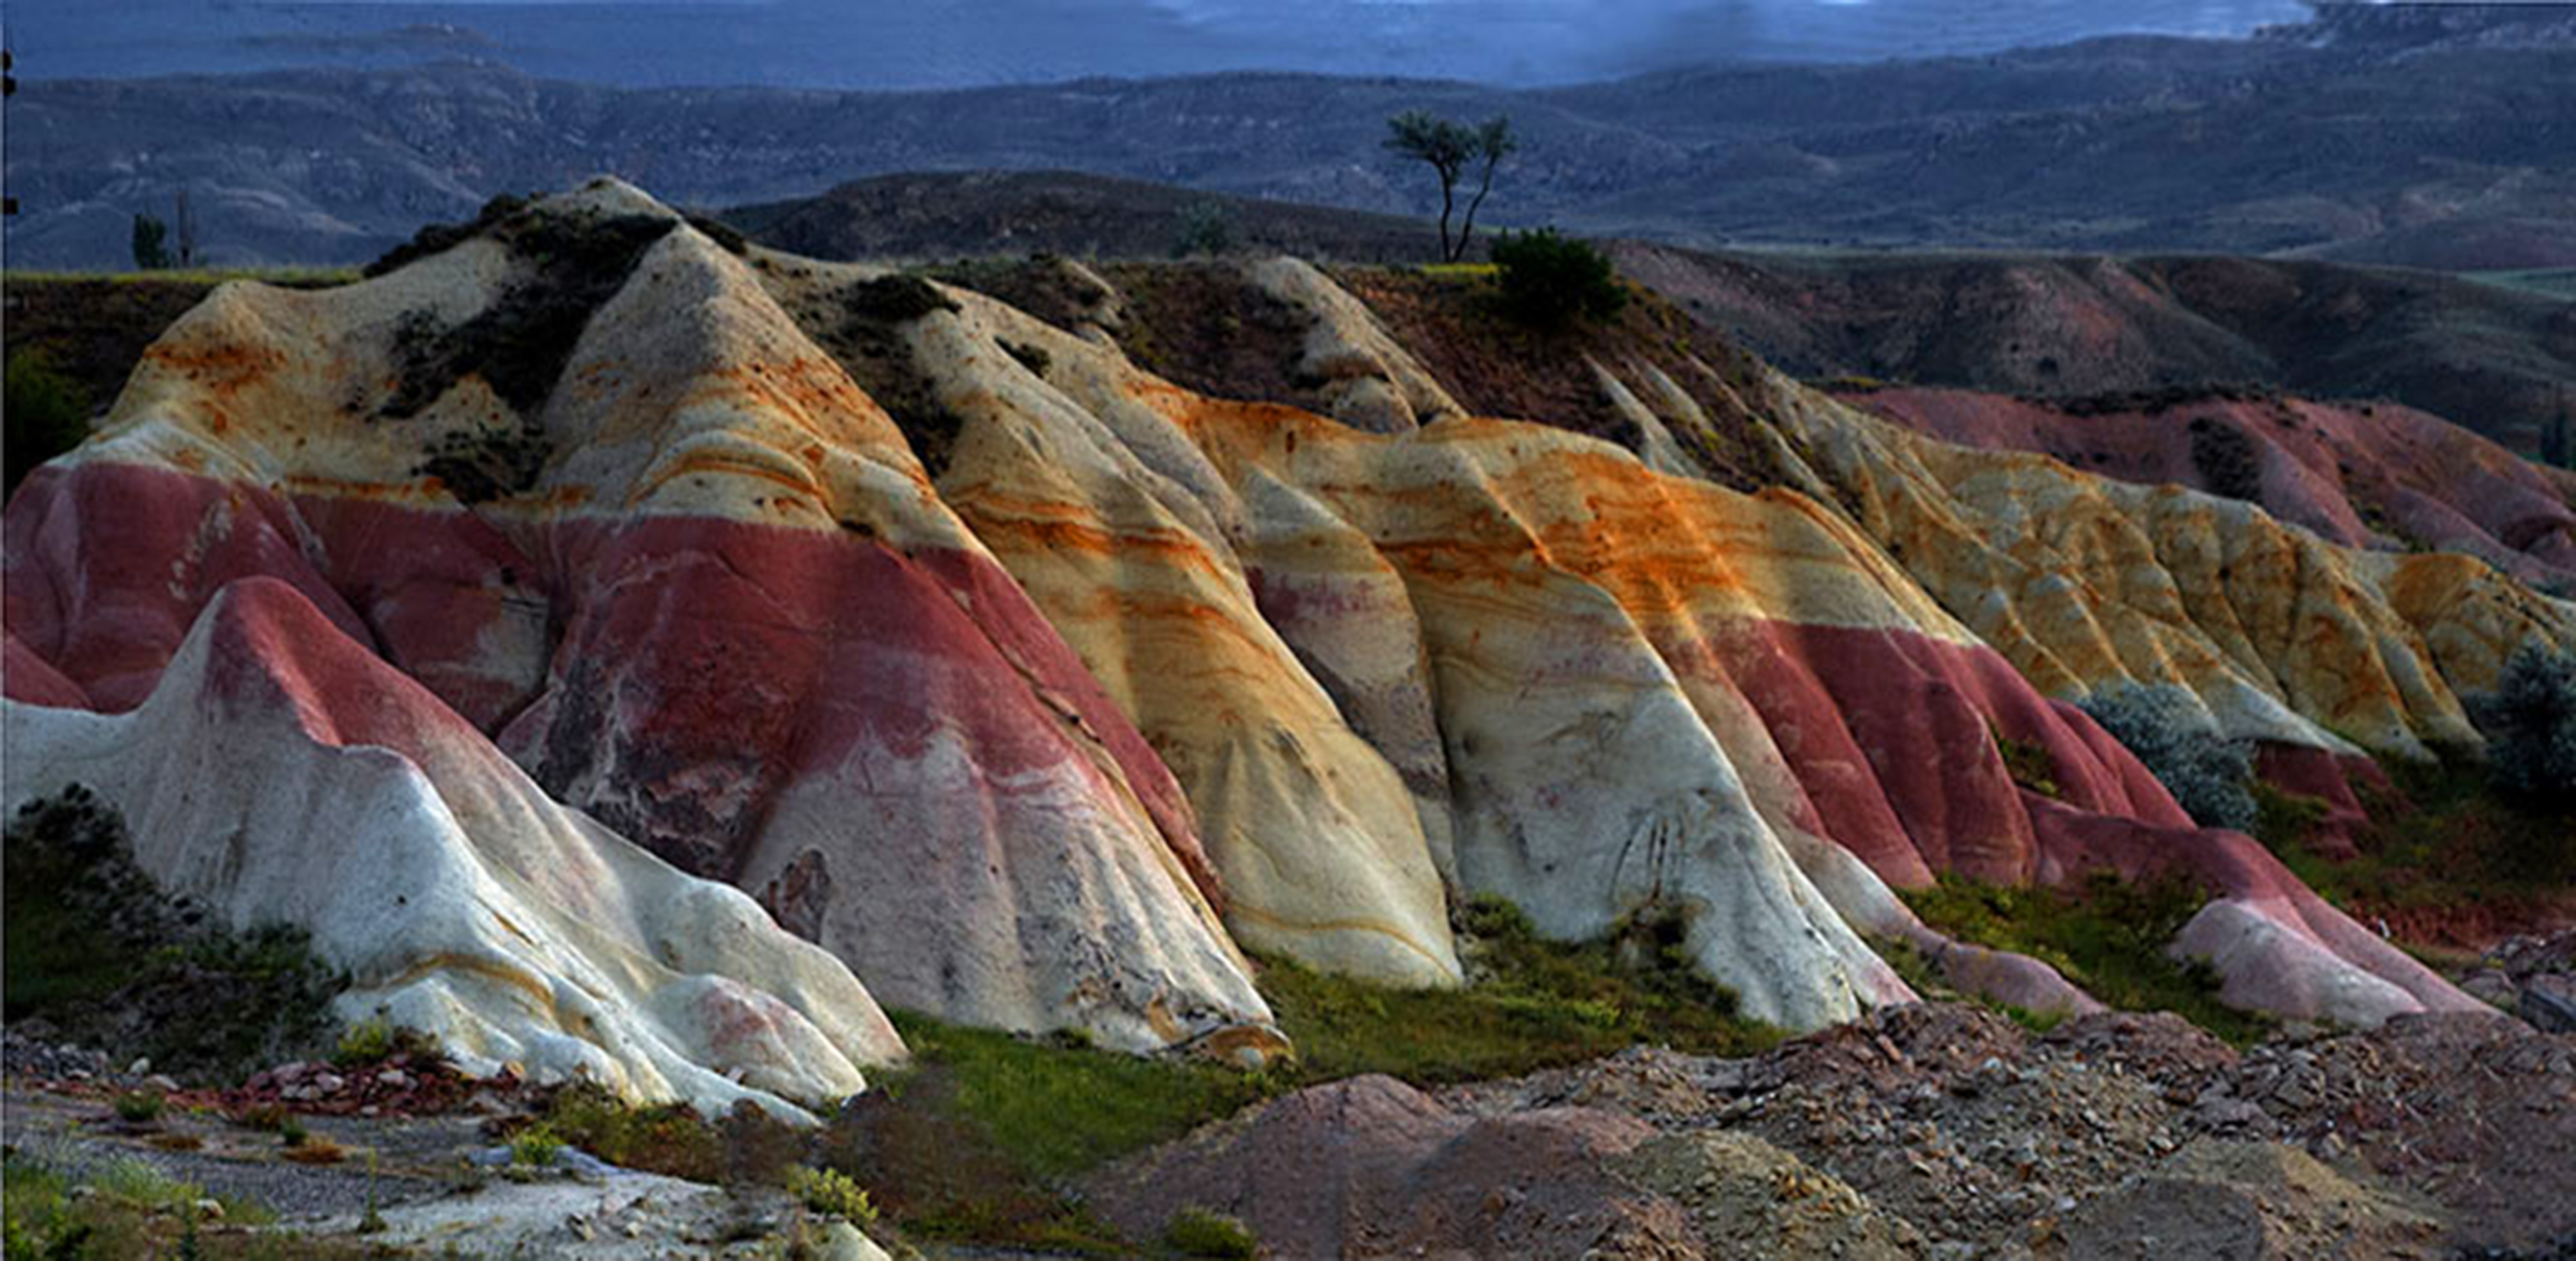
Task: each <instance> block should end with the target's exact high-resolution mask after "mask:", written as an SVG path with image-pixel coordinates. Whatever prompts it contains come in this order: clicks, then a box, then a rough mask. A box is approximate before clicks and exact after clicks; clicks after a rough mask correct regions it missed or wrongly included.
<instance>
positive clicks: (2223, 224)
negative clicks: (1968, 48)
mask: <svg viewBox="0 0 2576 1261" xmlns="http://www.w3.org/2000/svg"><path fill="white" fill-rule="evenodd" d="M2564 25H2565V21H2564V20H2563V19H2561V21H2560V26H2564ZM2565 34H2566V32H2564V31H2563V30H2561V29H2560V28H2559V27H2558V26H2552V25H2550V24H2549V23H2548V22H2546V21H2535V22H2524V23H2521V24H2518V25H2516V24H2510V23H2508V24H2504V25H2497V24H2495V23H2494V22H2490V23H2488V24H2487V25H2471V26H2468V27H2465V28H2460V27H2455V26H2447V25H2437V26H2435V27H2431V28H2409V27H2406V26H2404V25H2403V24H2400V25H2398V26H2393V27H2392V26H2390V25H2389V24H2388V23H2386V22H2383V21H2377V20H2375V19H2373V18H2372V17H2370V16H2369V15H2364V16H2363V17H2361V18H2355V19H2343V18H2338V19H2336V20H2334V21H2328V22H2322V23H2318V24H2312V25H2310V26H2306V27H2300V28H2296V29H2295V30H2291V31H2286V32H2280V33H2275V34H2274V35H2272V36H2269V37H2266V38H2262V39H2249V40H2185V39H2169V38H2124V39H2109V40H2093V41H2088V42H2084V43H2078V44H2072V45H2067V46H2063V47H2056V48H2046V49H2037V50H2024V51H2016V52H2010V53H2004V54H1999V55H1995V56H1987V57H1977V58H1951V59H1939V60H1925V61H1910V62H1893V63H1885V64H1879V65H1869V66H1855V65H1795V66H1787V65H1783V66H1768V67H1757V66H1741V65H1737V66H1718V67H1702V68H1698V69H1691V70H1678V71H1671V72H1666V73H1661V74H1655V75H1646V76H1638V77H1631V78H1627V79H1621V80H1616V81H1611V82H1604V83H1598V84H1585V85H1578V86H1572V87H1561V88H1549V89H1536V90H1507V89H1501V88H1493V87H1484V86H1477V85H1473V84H1467V83H1460V82H1446V81H1440V82H1435V81H1427V80H1415V79H1388V78H1369V79H1362V78H1347V77H1325V76H1317V75H1291V74H1217V75H1201V76H1196V77H1189V78H1172V79H1151V80H1083V81H1078V82H1071V83H1061V84H1052V85H1045V86H1018V87H999V88H984V89H975V90H963V91H947V92H912V93H887V92H827V91H811V90H785V89H764V88H691V89H681V88H661V89H621V88H611V87H600V86H595V85H586V84H577V83H571V82H565V81H559V80H551V79H541V78H534V77H531V76H529V75H526V74H524V73H521V72H518V71H515V70H511V69H507V68H502V67H496V66H488V65H471V64H464V63H447V64H439V65H433V66H427V67H421V68H412V69H399V70H366V71H339V70H300V71H280V72H273V73H262V74H249V75H218V76H191V77H165V78H150V79H126V80H76V81H47V80H41V79H38V80H31V81H29V82H27V83H26V84H25V85H24V90H22V91H21V92H20V94H19V95H18V96H17V97H16V98H15V99H14V100H13V102H12V107H11V109H10V113H9V145H8V180H9V185H10V191H11V193H12V195H14V196H16V197H17V198H18V199H19V201H20V203H21V206H22V208H23V210H24V213H23V214H22V216H21V217H20V219H19V220H18V221H17V222H16V223H14V224H13V225H11V230H10V232H9V239H8V247H9V263H10V265H11V266H13V267H74V268H79V267H90V268H95V267H114V266H118V265H121V264H122V263H124V262H125V261H126V258H127V254H128V250H127V243H128V242H127V238H128V229H129V226H130V220H131V218H132V216H133V215H134V214H135V213H136V212H138V211H143V212H152V213H158V214H162V215H163V216H164V217H167V215H168V211H169V208H170V206H171V205H172V202H173V199H174V194H175V193H176V191H177V190H178V189H180V188H186V189H188V190H189V191H190V193H191V196H192V200H193V202H194V204H195V206H196V209H197V213H198V216H199V218H200V220H201V221H202V224H203V228H202V231H201V233H200V236H201V238H202V240H203V241H204V243H205V246H206V258H207V260H208V261H211V262H216V263H234V264H247V263H272V262H315V263H334V262H350V261H357V260H363V259H365V258H368V257H371V256H373V255H374V254H375V253H376V252H378V251H380V250H381V249H383V248H384V247H385V246H387V245H388V244H390V243H392V242H394V241H397V240H400V239H402V238H404V237H407V236H408V235H409V234H410V233H411V232H412V231H413V230H414V229H415V228H416V227H417V226H418V225H420V224H421V223H423V222H425V221H429V220H436V219H454V218H461V217H465V216H467V215H469V214H470V213H471V212H472V211H473V210H474V208H475V207H477V206H478V205H480V204H481V202H482V201H483V200H484V199H485V198H487V197H489V196H490V195H492V194H493V193H496V192H501V191H522V192H524V191H527V190H529V189H535V188H546V187H556V186H560V185H563V184H566V183H569V182H572V181H574V180H577V179H579V178H581V177H582V176H584V175H587V174H590V173H594V172H612V173H616V174H619V175H622V176H625V177H628V178H630V179H634V180H636V181H639V182H642V183H645V184H647V185H649V186H652V187H655V188H658V189H662V190H665V191H666V192H667V193H668V195H670V196H672V197H674V198H676V199H679V200H681V201H684V202H688V203H692V204H697V205H700V206H724V205H737V204H744V203H752V202H766V201H776V200H782V199H787V198H792V197H798V196H804V195H809V194H812V193H814V192H816V191H818V190H821V189H824V188H828V187H833V186H836V185H839V184H841V183H844V182H846V181H849V180H852V179H856V178H860V177H863V176H868V175H872V174H880V173H888V172H900V171H920V170H946V171H960V170H972V169H986V168H990V169H1003V170H1038V169H1075V170H1084V171H1090V172H1095V173H1099V174H1103V175H1110V176H1118V177H1125V178H1131V179H1144V180H1151V181H1155V182H1159V183H1167V184H1175V185H1181V186H1185V187H1189V188H1193V189H1198V190H1203V191H1210V192H1220V193H1227V194H1235V195H1241V196H1248V197H1260V198H1269V199H1274V200H1282V201H1295V202H1305V203H1312V204H1318V205H1328V206H1337V207H1343V208H1349V209H1358V210H1367V211H1374V212H1381V213H1398V214H1420V213H1422V212H1423V211H1424V210H1425V208H1426V206H1427V205H1428V204H1429V203H1430V192H1429V189H1428V187H1427V186H1426V180H1425V177H1424V175H1423V173H1422V172H1420V171H1418V170H1414V169H1408V168H1406V167H1405V166H1403V165H1401V164H1400V163H1398V162H1396V161H1395V160H1393V159H1392V158H1390V157H1389V156H1388V155H1386V154H1384V153H1382V152H1381V151H1380V149H1379V145H1378V140H1379V137H1380V135H1381V133H1382V131H1383V125H1384V121H1383V120H1384V119H1385V117H1386V116H1387V115H1388V114H1390V113H1393V112H1395V111H1397V110H1400V109H1406V108H1414V107H1423V108H1430V109H1434V110H1437V111H1440V112H1442V113H1446V114H1450V115H1454V116H1460V117H1482V116H1486V115H1490V114H1496V113H1506V114H1509V115H1511V117H1512V119H1513V121H1514V124H1515V128H1516V130H1517V131H1518V132H1519V133H1520V134H1521V135H1522V137H1523V138H1524V149H1523V151H1522V152H1521V154H1520V155H1519V156H1517V157H1516V158H1515V159H1514V160H1513V162H1512V163H1511V165H1510V166H1509V167H1508V168H1507V169H1506V171H1505V172H1504V175H1503V178H1502V180H1501V182H1500V184H1499V186H1498V189H1497V192H1496V194H1495V197H1494V200H1493V202H1492V203H1491V205H1490V207H1489V215H1488V217H1489V219H1490V220H1491V221H1492V222H1494V223H1497V224H1522V225H1527V224H1537V223H1547V222H1553V223H1557V224H1560V225H1563V226H1565V227H1567V228H1569V229H1572V230H1577V231H1582V232H1587V233H1594V234H1600V235H1624V236H1636V237H1644V238H1651V239H1655V240H1660V241H1665V242H1670V243H1674V244H1682V245H1696V246H1712V245H1746V244H1766V243H1768V244H1824V245H1841V246H1864V247H1919V246H1922V245H1926V244H1939V245H1948V246H1980V247H1995V248H2012V249H2030V248H2041V249H2085V250H2110V251H2122V252H2136V251H2172V250H2191V251H2219V252H2231V253H2249V254H2282V255H2299V256H2316V257H2326V258H2338V259H2356V260H2367V261H2373V262H2382V263H2400V264H2414V265H2424V266H2436V267H2444V268H2458V269H2479V268H2528V267H2550V266H2565V265H2569V264H2571V263H2576V42H2571V41H2570V40H2568V39H2566V38H2563V36H2564V35H2565ZM2508 36H2510V38H2508ZM423 38H427V37H426V36H424V37H423Z"/></svg>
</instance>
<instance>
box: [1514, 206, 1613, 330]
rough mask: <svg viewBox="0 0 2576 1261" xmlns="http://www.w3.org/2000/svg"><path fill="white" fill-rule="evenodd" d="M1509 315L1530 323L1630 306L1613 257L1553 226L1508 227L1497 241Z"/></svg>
mask: <svg viewBox="0 0 2576 1261" xmlns="http://www.w3.org/2000/svg"><path fill="white" fill-rule="evenodd" d="M1493 255H1494V265H1495V266H1496V267H1497V268H1500V269H1501V270H1500V272H1499V273H1498V275H1497V279H1498V281H1499V282H1500V284H1501V293H1502V305H1503V311H1504V313H1505V314H1507V315H1509V316H1511V317H1512V318H1513V319H1515V320H1518V321H1520V322H1521V323H1523V324H1526V325H1529V326H1530V327H1532V328H1540V329H1563V328H1566V327H1569V326H1571V325H1574V324H1576V323H1580V322H1585V321H1596V322H1597V321H1602V320H1607V319H1610V318H1611V317H1613V316H1616V315H1618V314H1619V312H1620V311H1621V310H1622V309H1624V308H1625V307H1626V306H1627V305H1628V286H1626V285H1624V284H1621V283H1620V282H1619V273H1618V270H1617V269H1616V268H1614V267H1612V266H1611V264H1610V256H1609V255H1607V254H1604V253H1602V252H1601V251H1600V250H1599V249H1597V248H1595V247H1594V246H1593V245H1592V243H1591V242H1589V241H1585V240H1583V239H1581V238H1579V237H1570V236H1566V235H1564V234H1563V233H1560V232H1558V231H1557V230H1556V229H1554V228H1541V229H1539V230H1537V231H1535V232H1506V233H1504V234H1503V235H1502V238H1501V239H1500V240H1497V241H1495V242H1494V249H1493Z"/></svg>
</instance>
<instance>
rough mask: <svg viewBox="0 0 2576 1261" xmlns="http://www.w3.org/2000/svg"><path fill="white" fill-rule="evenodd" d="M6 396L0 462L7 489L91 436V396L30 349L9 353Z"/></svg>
mask: <svg viewBox="0 0 2576 1261" xmlns="http://www.w3.org/2000/svg"><path fill="white" fill-rule="evenodd" d="M6 380H7V396H6V398H5V399H0V464H5V465H7V466H8V474H7V476H8V490H9V491H10V492H12V493H14V492H16V491H17V489H18V483H19V482H20V481H21V480H24V479H25V477H26V476H27V471H28V470H29V469H32V468H34V467H36V466H37V465H39V464H42V463H44V462H45V461H47V460H50V459H52V458H54V457H55V456H58V455H61V454H62V453H63V452H65V451H69V450H71V449H72V448H73V447H76V446H79V445H80V443H81V439H83V438H86V437H88V436H89V399H88V398H87V397H85V396H84V395H83V394H82V392H81V388H80V386H79V385H78V384H76V383H74V382H73V381H72V380H71V379H70V378H68V377H65V376H64V375H63V374H61V373H60V372H57V371H55V370H54V367H53V365H52V364H51V363H49V362H47V361H46V359H45V357H44V356H43V355H41V354H39V353H37V352H34V351H21V352H19V353H17V354H14V355H11V356H9V364H8V369H7V374H6Z"/></svg>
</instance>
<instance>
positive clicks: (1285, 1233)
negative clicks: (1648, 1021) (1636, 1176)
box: [1087, 1077, 1689, 1257]
mask: <svg viewBox="0 0 2576 1261" xmlns="http://www.w3.org/2000/svg"><path fill="white" fill-rule="evenodd" d="M1651 1134H1652V1131H1650V1130H1649V1129H1648V1128H1647V1127H1646V1126H1645V1125H1643V1124H1642V1123H1640V1122H1638V1121H1636V1120H1634V1119H1631V1118H1627V1117H1622V1116H1618V1115H1615V1114H1612V1113H1608V1112H1602V1111H1598V1110H1593V1109H1583V1108H1546V1109H1534V1110H1529V1111H1524V1112H1519V1113H1515V1114H1511V1115H1505V1116H1496V1117H1491V1118H1471V1117H1468V1116H1464V1115H1461V1114H1460V1113H1458V1112H1455V1111H1453V1110H1451V1109H1449V1108H1446V1107H1443V1106H1442V1105H1440V1104H1438V1103H1436V1102H1434V1101H1432V1100H1431V1099H1430V1098H1429V1097H1427V1096H1425V1095H1423V1094H1422V1093H1421V1092H1419V1091H1417V1090H1415V1089H1413V1088H1412V1087H1410V1086H1407V1085H1404V1084H1403V1083H1401V1082H1398V1081H1396V1080H1394V1079H1393V1078H1388V1077H1359V1078H1354V1079H1351V1080H1349V1081H1343V1082H1335V1083H1333V1084H1331V1085H1328V1086H1318V1087H1314V1088H1312V1089H1308V1090H1302V1091H1299V1092H1297V1093H1295V1094H1292V1095H1289V1096H1287V1097H1285V1098H1282V1099H1280V1100H1278V1101H1277V1102H1275V1103H1272V1104H1270V1105H1268V1106H1266V1107H1264V1108H1262V1109H1260V1110H1259V1111H1257V1112H1254V1113H1251V1114H1249V1115H1246V1116H1243V1117H1238V1118H1236V1119H1234V1120H1232V1121H1228V1122H1225V1123H1222V1124H1220V1125H1217V1126H1214V1127H1211V1128H1210V1129H1208V1130H1205V1131H1202V1132H1201V1133H1199V1134H1196V1135H1193V1136H1191V1137H1190V1138H1188V1139H1186V1140H1184V1141H1182V1142H1180V1143H1177V1144H1173V1145H1171V1146H1168V1147H1164V1148H1160V1149H1157V1150H1155V1151H1153V1152H1150V1153H1147V1154H1146V1155H1145V1156H1143V1157H1140V1158H1138V1159H1136V1160H1133V1161H1130V1162H1126V1163H1123V1164H1121V1165H1118V1166H1114V1167H1112V1168H1111V1169H1109V1170H1108V1171H1106V1172H1104V1173H1103V1174H1101V1175H1100V1176H1098V1177H1097V1178H1095V1179H1094V1180H1093V1181H1092V1182H1091V1184H1090V1185H1089V1187H1088V1188H1087V1190H1088V1191H1089V1194H1090V1196H1091V1200H1092V1203H1093V1205H1094V1206H1095V1207H1096V1208H1097V1209H1098V1210H1099V1211H1100V1213H1101V1215H1102V1216H1104V1217H1106V1218H1108V1219H1109V1220H1110V1221H1111V1222H1112V1223H1114V1224H1116V1225H1117V1226H1118V1227H1119V1228H1120V1229H1122V1230H1124V1231H1126V1232H1127V1233H1128V1234H1129V1235H1130V1236H1131V1237H1133V1238H1140V1239H1150V1238H1156V1237H1159V1236H1160V1235H1161V1234H1162V1232H1163V1228H1164V1226H1165V1224H1166V1223H1167V1222H1169V1221H1170V1220H1171V1218H1172V1217H1173V1216H1174V1215H1176V1214H1178V1213H1180V1212H1181V1211H1183V1210H1184V1209H1189V1208H1199V1209H1208V1210H1213V1211H1216V1212H1221V1213H1227V1214H1231V1215H1233V1216H1236V1217H1239V1218H1241V1219H1242V1220H1243V1221H1244V1222H1245V1223H1246V1224H1247V1225H1249V1226H1251V1227H1252V1229H1253V1231H1254V1233H1255V1234H1257V1235H1258V1236H1259V1237H1260V1238H1261V1240H1262V1241H1263V1243H1264V1244H1266V1245H1267V1246H1268V1247H1270V1248H1271V1249H1272V1250H1273V1251H1274V1252H1275V1253H1276V1254H1277V1255H1279V1256H1282V1257H1330V1256H1573V1255H1578V1254H1581V1253H1582V1252H1584V1251H1585V1249H1587V1248H1590V1247H1593V1246H1595V1245H1597V1244H1601V1243H1603V1242H1605V1241H1626V1242H1624V1243H1622V1244H1621V1248H1623V1249H1626V1250H1625V1251H1614V1252H1613V1253H1612V1255H1627V1256H1639V1257H1645V1256H1656V1255H1675V1256H1680V1255H1689V1254H1687V1253H1686V1252H1670V1253H1666V1252H1659V1251H1658V1250H1657V1249H1655V1248H1653V1247H1647V1246H1644V1245H1645V1244H1646V1242H1647V1241H1655V1240H1662V1241H1672V1240H1675V1239H1677V1238H1678V1237H1679V1235H1680V1233H1681V1232H1680V1223H1679V1221H1678V1219H1677V1215H1676V1213H1675V1211H1674V1210H1673V1209H1672V1207H1671V1206H1669V1205H1664V1204H1657V1203H1654V1202H1653V1201H1652V1199H1651V1197H1649V1196H1647V1195H1645V1194H1643V1193H1640V1192H1638V1191H1635V1190H1632V1189H1630V1188H1629V1187H1627V1186H1625V1185H1623V1184H1621V1183H1620V1182H1619V1181H1618V1180H1617V1179H1615V1178H1613V1177H1612V1176H1610V1174H1609V1173H1608V1172H1607V1170H1606V1169H1605V1167H1604V1161H1605V1159H1607V1158H1609V1157H1615V1156H1621V1155H1625V1154H1626V1153H1628V1152H1629V1151H1631V1150H1632V1149H1634V1148H1635V1147H1636V1146H1637V1145H1638V1144H1639V1143H1641V1142H1643V1141H1645V1140H1646V1139H1647V1138H1648V1137H1650V1136H1651ZM1640 1248H1642V1249H1643V1250H1638V1249H1640Z"/></svg>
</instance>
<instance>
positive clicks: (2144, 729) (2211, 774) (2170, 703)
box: [2076, 683, 2259, 832]
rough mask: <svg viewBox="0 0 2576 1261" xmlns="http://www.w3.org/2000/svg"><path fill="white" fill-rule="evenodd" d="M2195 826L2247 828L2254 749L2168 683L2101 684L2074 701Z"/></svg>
mask: <svg viewBox="0 0 2576 1261" xmlns="http://www.w3.org/2000/svg"><path fill="white" fill-rule="evenodd" d="M2076 703H2077V704H2078V705H2079V706H2081V707H2082V708H2083V710H2084V712H2085V713H2086V714H2087V715H2090V716H2091V717H2092V719H2093V721H2095V722H2097V723H2100V724H2101V725H2102V729H2103V730H2104V731H2107V732H2109V733H2111V738H2112V739H2115V740H2118V741H2119V742H2120V743H2121V744H2123V745H2126V746H2128V749H2129V752H2131V753H2134V754H2136V755H2137V758H2138V761H2139V762H2141V763H2143V764H2144V765H2145V766H2146V768H2147V770H2148V772H2149V773H2151V774H2153V775H2154V776H2155V777H2156V779H2157V781H2158V782H2160V783H2162V784H2163V785H2164V786H2165V790H2166V791H2167V792H2170V793H2172V794H2173V795H2174V800H2175V801H2176V802H2178V803H2180V804H2181V806H2182V808H2183V809H2184V810H2185V811H2186V812H2188V813H2189V814H2190V815H2191V817H2192V819H2193V821H2195V822H2197V823H2199V824H2200V825H2201V826H2202V827H2214V828H2234V829H2236V830H2237V831H2239V832H2249V831H2252V830H2253V828H2254V826H2255V823H2256V821H2257V816H2258V814H2259V810H2258V808H2257V807H2256V805H2255V802H2254V792H2253V787H2252V784H2253V779H2254V749H2253V746H2252V745H2250V744H2248V743H2246V742H2244V741H2241V740H2228V739H2224V738H2222V737H2221V736H2220V735H2219V734H2218V727H2217V724H2216V723H2215V722H2213V721H2212V720H2211V719H2210V717H2209V715H2208V714H2207V713H2206V712H2204V711H2203V710H2202V709H2201V708H2200V704H2199V702H2198V701H2197V700H2196V699H2194V698H2193V696H2192V695H2191V693H2189V692H2187V691H2184V690H2183V689H2182V688H2180V687H2178V686H2176V685H2174V684H2171V683H2157V684H2136V683H2130V684H2123V685H2119V686H2114V687H2107V688H2103V689H2101V690H2099V691H2096V692H2094V693H2093V694H2092V695H2090V696H2087V697H2085V698H2083V699H2082V700H2080V701H2078V702H2076Z"/></svg>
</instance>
